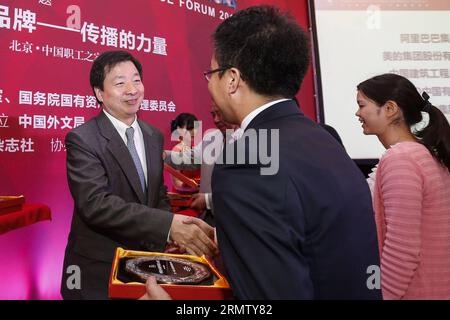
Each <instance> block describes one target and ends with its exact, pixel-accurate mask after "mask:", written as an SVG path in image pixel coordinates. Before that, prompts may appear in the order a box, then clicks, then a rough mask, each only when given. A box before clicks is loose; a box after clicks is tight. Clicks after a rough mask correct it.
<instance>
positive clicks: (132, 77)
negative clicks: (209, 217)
mask: <svg viewBox="0 0 450 320" xmlns="http://www.w3.org/2000/svg"><path fill="white" fill-rule="evenodd" d="M90 83H91V86H92V88H93V90H94V93H95V95H96V98H97V100H98V101H99V103H100V104H101V105H102V107H103V110H102V111H101V112H100V114H99V115H98V116H97V117H95V118H93V119H91V120H90V121H88V122H87V123H85V124H84V125H82V126H80V127H78V128H76V129H74V130H72V131H71V132H69V134H68V135H67V136H66V141H65V142H66V148H67V178H68V183H69V187H70V191H71V193H72V197H73V199H74V201H75V209H74V213H73V219H72V226H71V230H70V234H69V239H68V243H67V247H66V252H65V258H64V267H63V278H62V283H61V293H62V296H63V298H65V299H106V298H108V278H109V274H110V271H111V264H112V260H113V256H114V253H115V249H116V248H117V247H123V248H126V249H135V250H139V249H144V250H148V251H163V250H164V249H165V247H166V244H167V242H168V241H173V242H175V243H177V244H178V245H180V246H182V247H184V248H186V250H187V252H188V253H191V254H196V255H202V254H206V255H208V256H213V255H214V254H215V251H216V246H215V244H214V242H213V241H212V240H211V239H212V238H213V234H214V233H213V229H212V228H211V227H209V226H208V225H207V224H206V223H204V222H203V221H200V220H199V221H197V222H196V224H185V223H183V217H182V216H179V215H173V214H172V213H171V212H170V211H169V210H170V206H169V204H168V201H167V196H166V188H165V186H164V181H163V174H162V168H163V163H162V151H163V136H162V134H161V132H160V131H159V130H158V129H156V128H154V127H153V126H151V125H149V124H146V123H145V122H143V121H141V120H138V119H137V116H136V113H137V111H138V110H139V107H140V104H141V102H142V99H143V96H144V85H143V83H142V67H141V64H140V63H139V61H138V60H137V59H136V58H134V57H133V56H132V55H130V54H129V53H128V52H125V51H109V52H105V53H103V54H101V55H100V56H99V57H98V58H97V59H96V60H95V61H94V63H93V65H92V68H91V73H90ZM74 267H75V269H74ZM72 270H79V271H80V272H81V274H80V276H81V277H80V280H81V286H79V285H73V284H72V283H71V281H72V280H73V278H72V277H71V276H72V273H71V271H72Z"/></svg>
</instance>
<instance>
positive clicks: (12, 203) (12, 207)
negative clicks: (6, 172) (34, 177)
mask: <svg viewBox="0 0 450 320" xmlns="http://www.w3.org/2000/svg"><path fill="white" fill-rule="evenodd" d="M24 203H25V197H24V196H0V215H2V214H6V213H10V212H14V211H20V210H22V207H23V204H24Z"/></svg>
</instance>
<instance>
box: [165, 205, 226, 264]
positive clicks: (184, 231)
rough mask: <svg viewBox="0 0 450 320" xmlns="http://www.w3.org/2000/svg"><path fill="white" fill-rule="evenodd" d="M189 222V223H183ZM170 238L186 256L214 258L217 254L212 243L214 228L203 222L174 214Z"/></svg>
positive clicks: (215, 246)
mask: <svg viewBox="0 0 450 320" xmlns="http://www.w3.org/2000/svg"><path fill="white" fill-rule="evenodd" d="M185 220H189V223H184V222H183V221H185ZM170 238H171V240H172V241H174V242H176V243H177V244H178V245H179V246H180V247H181V248H185V249H186V251H187V253H188V254H192V255H196V256H201V255H206V256H207V257H210V258H212V257H214V256H215V255H216V254H217V253H218V251H219V250H218V249H217V245H216V244H215V243H214V228H213V227H211V226H210V225H209V224H207V223H206V222H204V221H203V220H200V219H197V218H194V217H186V216H182V215H178V214H175V215H174V216H173V220H172V226H171V229H170Z"/></svg>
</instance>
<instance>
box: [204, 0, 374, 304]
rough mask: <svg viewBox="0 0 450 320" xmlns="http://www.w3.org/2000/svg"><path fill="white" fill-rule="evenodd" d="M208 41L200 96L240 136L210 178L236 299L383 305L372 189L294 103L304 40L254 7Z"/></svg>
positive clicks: (294, 28)
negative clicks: (374, 271) (373, 279)
mask: <svg viewBox="0 0 450 320" xmlns="http://www.w3.org/2000/svg"><path fill="white" fill-rule="evenodd" d="M213 41H214V54H213V57H212V59H211V70H209V71H206V72H205V76H206V78H207V80H208V89H209V91H210V93H211V95H212V97H213V100H214V101H215V103H216V104H217V106H218V107H219V109H220V111H221V113H222V115H223V117H224V120H225V121H227V122H230V123H235V124H239V125H240V126H241V128H242V129H243V130H244V135H243V137H242V138H241V139H239V140H238V141H237V142H236V143H235V144H233V145H231V146H230V145H226V146H225V149H224V152H223V156H222V164H219V163H218V162H216V165H215V168H214V172H213V178H212V194H213V203H214V209H215V218H216V228H217V236H218V245H219V248H220V252H221V255H222V258H223V261H224V263H225V267H226V270H227V273H228V276H229V280H230V282H231V287H232V289H233V292H234V294H235V296H236V297H237V298H239V299H379V298H381V292H380V290H376V289H375V290H370V289H369V288H368V285H367V280H368V278H369V276H370V274H367V270H368V268H369V267H370V266H373V265H379V257H378V248H377V239H376V230H375V222H374V218H373V214H372V206H371V198H370V192H369V188H368V186H367V184H366V182H365V180H364V177H363V175H362V174H361V172H360V171H359V170H358V168H357V167H356V165H355V164H354V163H353V161H352V160H351V159H350V158H349V157H348V155H347V154H346V153H345V151H344V149H343V148H342V147H341V146H340V145H339V143H338V142H337V141H336V140H335V139H334V138H333V137H332V136H330V135H329V134H328V133H327V132H326V131H325V130H324V129H323V128H321V127H320V126H318V125H317V124H316V123H314V122H313V121H311V120H310V119H308V118H307V117H305V116H304V115H303V113H302V112H301V111H300V110H299V108H298V106H297V105H296V103H295V102H294V101H293V100H292V99H293V98H294V96H295V95H296V94H297V92H298V90H299V88H300V85H301V82H302V80H303V77H304V75H305V73H306V71H307V68H308V65H309V49H308V48H309V43H308V40H307V36H306V34H305V33H304V31H303V30H302V29H301V28H300V27H299V26H298V25H297V23H296V22H295V21H294V19H292V18H291V17H289V16H287V15H285V14H282V13H280V12H279V11H278V10H277V9H275V8H273V7H267V6H262V7H252V8H249V9H246V10H242V11H240V12H238V13H236V14H235V15H233V16H232V17H230V18H228V19H227V20H225V21H224V22H222V24H221V25H220V26H219V27H218V28H217V30H216V31H215V33H214V35H213ZM267 150H268V152H267ZM269 155H270V157H269V159H270V162H269V163H268V162H267V159H268V157H267V156H269ZM243 159H244V161H243ZM255 159H256V160H255ZM219 160H220V159H219Z"/></svg>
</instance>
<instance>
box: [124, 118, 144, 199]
mask: <svg viewBox="0 0 450 320" xmlns="http://www.w3.org/2000/svg"><path fill="white" fill-rule="evenodd" d="M125 134H126V136H127V147H128V150H129V151H130V154H131V157H132V158H133V162H134V165H135V166H136V170H137V173H138V175H139V180H141V186H142V191H143V192H144V194H145V177H144V170H143V169H142V164H141V160H140V159H139V155H138V153H137V151H136V146H135V145H134V128H133V127H130V128H127V130H126V131H125Z"/></svg>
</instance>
